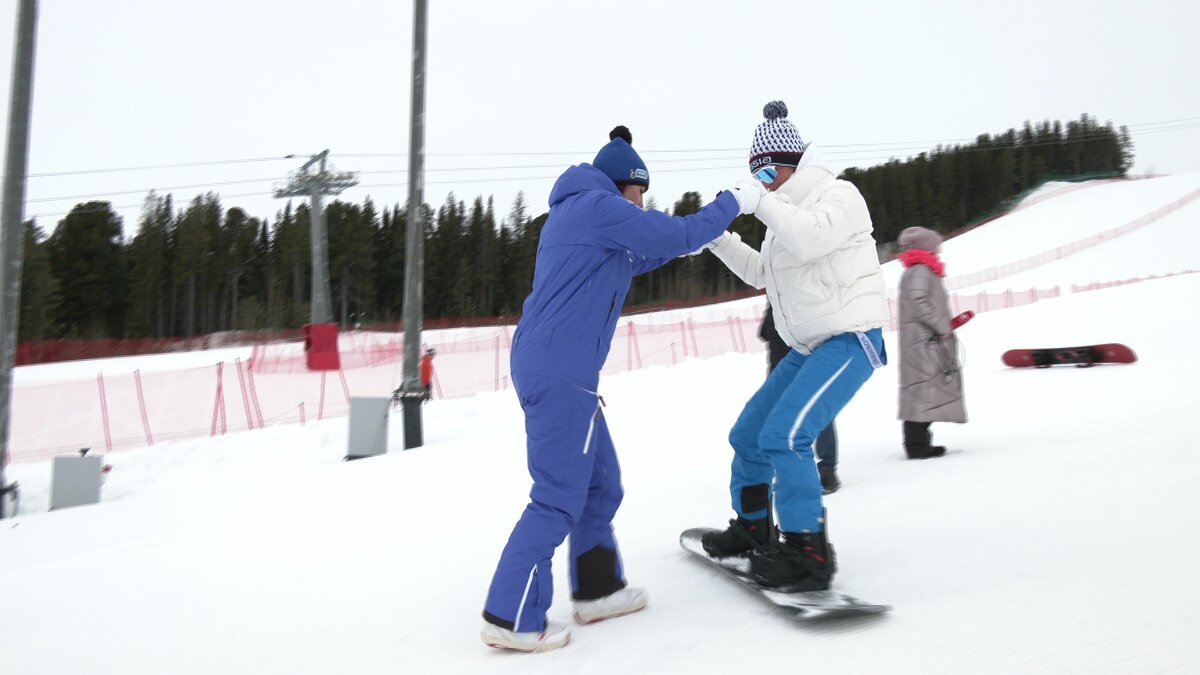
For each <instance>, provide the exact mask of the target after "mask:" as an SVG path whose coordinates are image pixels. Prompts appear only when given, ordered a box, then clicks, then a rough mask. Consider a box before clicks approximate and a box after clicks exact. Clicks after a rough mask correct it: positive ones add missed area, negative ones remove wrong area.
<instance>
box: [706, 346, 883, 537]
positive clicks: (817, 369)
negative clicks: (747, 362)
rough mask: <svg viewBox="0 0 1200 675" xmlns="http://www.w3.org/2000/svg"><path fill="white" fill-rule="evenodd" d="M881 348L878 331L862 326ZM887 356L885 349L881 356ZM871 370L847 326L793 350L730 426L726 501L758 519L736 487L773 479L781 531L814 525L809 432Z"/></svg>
mask: <svg viewBox="0 0 1200 675" xmlns="http://www.w3.org/2000/svg"><path fill="white" fill-rule="evenodd" d="M866 336H867V338H868V339H869V340H870V342H871V344H872V345H874V347H875V349H876V351H877V352H878V353H879V354H884V353H885V352H884V346H883V332H882V331H880V330H879V329H875V330H871V331H868V332H867V333H866ZM882 358H883V362H886V358H887V357H886V355H885V356H883V357H882ZM873 371H874V368H872V365H871V361H870V359H869V358H868V356H867V353H866V352H865V351H864V350H863V347H862V345H861V344H860V343H859V339H858V337H857V336H856V335H855V334H854V333H843V334H841V335H835V336H834V337H832V338H829V339H828V340H826V341H825V342H823V343H821V345H820V346H819V347H817V349H816V350H815V351H813V353H812V354H810V355H808V356H805V355H804V354H801V353H800V352H797V351H796V350H794V349H793V350H792V351H791V352H790V353H789V354H788V355H787V356H786V357H784V359H783V360H782V361H780V362H779V365H778V366H776V368H775V370H773V371H771V374H770V375H768V376H767V379H766V381H765V382H763V384H762V386H761V387H759V389H758V391H757V392H755V393H754V395H753V396H751V397H750V400H749V401H748V402H747V403H746V407H745V408H743V409H742V413H741V415H739V416H738V419H737V422H735V423H734V425H733V429H732V430H730V432H729V444H730V445H732V446H733V450H734V455H733V470H732V478H731V480H730V485H729V488H730V494H731V496H732V501H733V509H734V511H736V512H737V513H738V515H740V516H741V517H743V518H747V519H757V518H763V517H766V515H767V510H766V509H764V510H760V511H755V512H753V513H743V512H742V500H741V494H742V489H743V488H745V487H748V486H751V485H761V484H766V485H773V487H772V492H773V495H774V500H775V512H776V514H777V515H778V517H779V527H780V529H781V530H783V531H784V532H806V531H807V532H819V531H821V530H822V529H823V528H822V526H821V521H820V518H821V508H822V507H821V479H820V477H819V476H818V475H817V468H816V464H815V463H814V462H813V451H812V444H813V439H815V438H816V437H817V435H819V434H820V433H821V430H822V429H824V428H825V427H827V426H829V423H830V422H832V421H833V419H834V417H836V416H837V414H838V412H840V411H841V409H842V408H843V407H845V405H846V404H847V403H849V402H850V399H851V398H853V397H854V394H855V393H856V392H857V391H858V390H859V388H860V387H862V385H863V383H865V382H866V381H867V379H869V378H870V377H871V373H872V372H873Z"/></svg>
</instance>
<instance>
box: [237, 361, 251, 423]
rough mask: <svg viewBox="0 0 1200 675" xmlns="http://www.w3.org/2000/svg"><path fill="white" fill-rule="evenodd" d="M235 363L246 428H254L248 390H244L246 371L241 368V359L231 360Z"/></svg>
mask: <svg viewBox="0 0 1200 675" xmlns="http://www.w3.org/2000/svg"><path fill="white" fill-rule="evenodd" d="M233 362H234V364H236V365H237V371H238V386H239V387H241V390H242V408H243V409H245V411H246V428H247V429H253V428H254V416H253V415H251V414H250V392H248V391H247V390H246V373H245V371H243V370H242V360H241V359H240V358H237V359H234V360H233Z"/></svg>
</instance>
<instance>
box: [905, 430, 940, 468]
mask: <svg viewBox="0 0 1200 675" xmlns="http://www.w3.org/2000/svg"><path fill="white" fill-rule="evenodd" d="M929 424H930V423H929V422H907V421H906V422H905V423H904V454H906V455H908V458H909V459H929V458H931V457H941V456H942V455H944V454H946V448H945V447H944V446H941V445H932V444H931V443H932V439H933V435H932V434H930V433H929Z"/></svg>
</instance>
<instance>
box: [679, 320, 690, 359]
mask: <svg viewBox="0 0 1200 675" xmlns="http://www.w3.org/2000/svg"><path fill="white" fill-rule="evenodd" d="M686 326H687V322H686V321H680V322H679V337H680V338H681V339H682V340H683V355H684V356H687V355H688V343H687V328H686Z"/></svg>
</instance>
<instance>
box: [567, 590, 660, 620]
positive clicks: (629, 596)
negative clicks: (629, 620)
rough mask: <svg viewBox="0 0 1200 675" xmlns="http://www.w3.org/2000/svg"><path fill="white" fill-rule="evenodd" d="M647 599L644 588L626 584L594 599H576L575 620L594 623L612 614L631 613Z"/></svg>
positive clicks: (648, 595)
mask: <svg viewBox="0 0 1200 675" xmlns="http://www.w3.org/2000/svg"><path fill="white" fill-rule="evenodd" d="M649 600H650V594H649V593H647V592H646V589H644V588H631V587H628V586H626V587H625V588H622V589H621V590H619V591H617V592H616V593H613V594H611V595H606V596H604V597H603V598H597V599H596V600H576V601H575V620H576V621H578V622H579V623H596V622H597V621H603V620H605V619H611V618H613V617H614V616H624V615H626V614H632V613H634V612H636V611H638V610H639V609H641V608H643V607H645V606H646V602H647V601H649Z"/></svg>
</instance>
